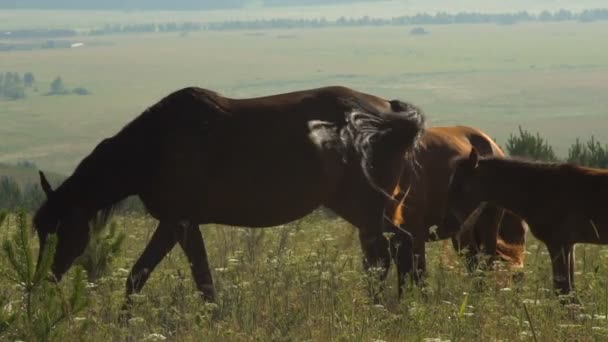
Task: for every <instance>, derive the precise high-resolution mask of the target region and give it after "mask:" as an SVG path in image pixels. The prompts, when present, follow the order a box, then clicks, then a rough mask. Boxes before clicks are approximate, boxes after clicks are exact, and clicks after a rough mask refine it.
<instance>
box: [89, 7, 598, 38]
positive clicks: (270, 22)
mask: <svg viewBox="0 0 608 342" xmlns="http://www.w3.org/2000/svg"><path fill="white" fill-rule="evenodd" d="M573 20H574V21H580V22H592V21H602V20H608V9H591V10H584V11H582V12H579V13H574V12H571V11H569V10H563V9H562V10H559V11H557V12H549V11H543V12H541V13H539V14H533V13H529V12H527V11H521V12H517V13H497V14H491V13H477V12H460V13H456V14H450V13H445V12H439V13H436V14H428V13H419V14H416V15H413V16H399V17H392V18H373V17H369V16H364V17H358V18H351V17H345V16H342V17H340V18H338V19H336V20H327V19H325V18H313V19H284V18H274V19H259V20H233V21H223V22H216V23H196V22H186V23H181V24H178V23H160V24H156V23H147V24H129V25H120V24H113V25H106V26H104V27H103V28H99V29H94V30H91V31H90V34H94V35H100V34H109V33H130V32H172V31H200V30H212V31H223V30H251V29H275V28H279V29H290V28H322V27H344V26H387V25H449V24H482V23H495V24H502V25H510V24H516V23H521V22H560V21H573Z"/></svg>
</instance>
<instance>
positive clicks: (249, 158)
mask: <svg viewBox="0 0 608 342" xmlns="http://www.w3.org/2000/svg"><path fill="white" fill-rule="evenodd" d="M423 126H424V117H423V115H422V114H421V112H420V111H419V110H418V108H416V107H414V106H412V105H410V104H407V103H403V102H400V101H396V100H393V101H387V100H384V99H382V98H379V97H376V96H372V95H368V94H363V93H360V92H357V91H354V90H351V89H348V88H343V87H327V88H320V89H313V90H306V91H299V92H293V93H287V94H281V95H274V96H268V97H261V98H253V99H231V98H226V97H223V96H221V95H219V94H217V93H215V92H212V91H209V90H205V89H200V88H185V89H182V90H178V91H176V92H174V93H172V94H170V95H169V96H167V97H166V98H164V99H162V100H161V101H159V102H158V103H156V104H155V105H153V106H152V107H150V108H149V109H147V110H146V111H145V112H144V113H142V114H141V115H139V116H138V117H137V118H135V119H134V120H133V121H132V122H131V123H129V124H128V125H127V126H125V127H124V128H123V129H122V130H121V131H120V132H118V133H117V134H116V135H114V136H113V137H111V138H108V139H105V140H103V141H102V142H101V143H100V144H99V145H98V146H97V147H96V148H95V149H94V151H93V152H92V153H91V154H89V155H88V156H87V157H86V158H84V159H83V160H82V161H81V163H80V164H79V165H78V167H77V168H76V170H75V171H74V173H73V174H72V175H71V176H70V177H69V178H67V179H66V180H65V182H63V184H61V186H59V187H58V188H57V189H56V190H53V189H51V187H50V186H49V184H48V182H46V179H45V177H44V175H43V174H42V173H41V174H40V176H41V183H42V186H43V189H44V190H45V192H46V193H47V197H48V199H47V201H46V202H45V203H44V204H43V205H42V206H41V207H40V209H39V210H38V211H37V213H36V215H35V217H34V226H35V229H36V230H37V232H38V236H39V240H40V247H41V249H42V248H44V246H45V243H46V241H47V237H48V235H49V234H57V237H58V245H57V252H56V254H55V258H54V261H53V265H52V271H53V273H54V275H55V277H56V278H57V279H60V278H61V277H62V275H63V274H64V273H65V272H66V271H67V270H68V269H69V268H70V266H71V264H72V262H73V261H74V259H75V258H76V257H78V256H79V255H80V254H81V253H82V252H83V250H84V248H85V246H86V244H87V241H88V239H89V235H88V233H89V228H88V222H89V221H90V220H92V219H93V218H95V217H99V216H102V217H107V215H108V213H109V209H110V208H112V206H113V205H115V204H116V203H117V202H119V201H120V200H122V199H124V198H125V197H127V196H130V195H137V196H139V198H141V200H142V202H143V203H144V205H145V207H146V208H147V210H148V211H149V212H150V214H151V215H152V216H153V217H155V218H156V219H158V220H159V225H158V228H157V229H156V231H155V233H154V234H153V236H152V238H151V241H150V242H149V243H148V245H147V246H146V248H145V250H144V252H143V254H142V255H141V256H140V258H139V259H138V260H137V262H136V263H135V265H134V267H133V269H132V270H131V273H130V274H129V276H128V279H127V295H129V294H131V293H134V292H138V291H140V290H141V288H142V287H143V285H144V283H145V282H146V280H147V279H148V277H149V275H150V272H152V270H154V268H155V267H156V265H157V264H158V263H159V262H160V261H161V260H162V259H163V257H164V256H165V255H166V254H167V253H168V252H169V251H170V250H171V249H172V248H173V246H174V245H175V244H176V243H179V244H180V245H181V247H182V248H183V250H184V252H185V254H186V256H187V258H188V259H189V262H190V265H191V269H192V272H193V276H194V278H195V281H196V284H197V288H198V290H199V291H200V292H201V293H202V294H203V296H204V297H205V298H206V299H209V300H213V299H214V298H215V291H214V287H213V281H212V278H211V273H210V271H209V265H208V261H207V255H206V252H205V245H204V241H203V237H202V235H201V233H200V230H199V229H198V224H206V223H217V224H226V225H233V226H244V227H268V226H275V225H280V224H284V223H286V222H289V221H292V220H295V219H298V218H300V217H302V216H304V215H306V214H308V213H310V212H311V211H313V210H314V209H315V208H317V207H319V206H321V205H324V206H326V207H328V208H330V209H332V210H333V211H335V212H336V213H337V214H338V215H340V216H341V217H343V218H344V219H346V220H347V221H348V222H350V223H352V224H353V225H354V226H355V227H357V228H358V229H359V237H360V240H361V245H362V248H363V251H364V256H365V259H364V265H365V267H370V266H377V265H380V266H383V267H384V269H385V272H386V271H387V270H388V268H389V265H390V260H389V252H388V248H387V241H386V239H385V238H384V237H383V235H382V233H383V231H384V229H388V228H385V227H383V225H384V224H390V222H385V220H384V208H385V205H386V204H387V202H391V201H392V198H390V195H389V193H390V192H391V191H392V189H394V188H395V186H396V185H397V183H398V180H399V176H400V174H401V171H402V169H403V168H404V167H405V160H404V159H403V155H404V154H406V155H409V154H410V153H411V152H413V150H414V148H415V145H416V142H417V139H418V136H419V135H420V134H421V132H422V131H423ZM410 238H411V237H410ZM405 239H406V241H407V244H408V245H409V249H408V251H409V252H410V253H411V239H410V240H408V239H407V237H406V238H405ZM407 248H408V246H406V249H407ZM410 256H411V254H410ZM400 260H403V259H400ZM405 260H408V261H406V262H408V263H409V264H410V267H411V265H412V263H413V261H412V258H411V257H410V258H409V259H408V258H407V257H405ZM402 269H403V267H402ZM405 269H407V267H405ZM385 274H386V273H385Z"/></svg>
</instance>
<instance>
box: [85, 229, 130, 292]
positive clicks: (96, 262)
mask: <svg viewBox="0 0 608 342" xmlns="http://www.w3.org/2000/svg"><path fill="white" fill-rule="evenodd" d="M109 226H110V227H109V229H108V231H107V232H106V229H105V227H106V226H105V225H104V224H102V223H100V222H95V223H93V224H92V225H91V234H90V236H91V240H90V241H89V244H88V245H87V248H86V249H85V251H84V253H83V254H82V255H81V256H80V257H79V258H78V260H77V261H76V264H77V265H81V266H82V267H83V268H84V269H85V270H86V271H87V275H88V281H89V282H95V281H96V280H98V279H99V278H101V277H103V276H104V275H106V274H107V273H108V271H109V269H110V264H111V263H112V259H113V258H114V257H115V256H116V255H117V254H118V252H119V251H120V247H121V246H122V243H123V241H124V239H125V234H124V233H117V225H116V223H115V222H112V223H111V224H110V225H109Z"/></svg>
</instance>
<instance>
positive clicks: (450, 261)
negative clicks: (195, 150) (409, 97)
mask: <svg viewBox="0 0 608 342" xmlns="http://www.w3.org/2000/svg"><path fill="white" fill-rule="evenodd" d="M115 222H116V224H117V226H118V229H119V230H121V231H123V232H125V233H126V237H125V239H126V240H125V241H126V242H125V244H124V247H123V249H122V250H121V251H120V253H118V255H116V256H115V257H114V258H113V259H112V264H111V268H110V270H109V271H108V272H107V273H106V274H105V275H104V276H103V277H101V278H99V279H98V280H97V281H95V282H94V283H86V282H84V281H83V280H82V279H80V280H74V277H77V273H76V272H75V270H72V271H71V272H70V273H69V274H68V276H67V277H64V280H63V281H62V283H61V292H60V294H61V295H60V296H58V297H55V301H54V302H55V303H56V302H59V304H60V305H66V306H67V305H68V304H67V303H71V302H72V301H71V299H70V298H71V296H72V293H73V292H74V290H72V286H73V285H72V282H79V283H80V284H81V287H82V288H83V292H84V297H83V299H82V304H81V306H80V307H81V309H80V310H77V311H73V312H72V311H68V312H69V314H68V315H67V318H65V319H63V320H62V321H61V322H60V323H58V324H57V325H56V326H55V327H54V328H53V329H52V330H51V332H50V334H48V335H45V334H38V335H37V334H36V332H37V329H35V328H36V325H35V322H41V321H44V315H49V316H51V317H54V316H52V314H53V313H54V312H53V307H52V306H50V307H47V306H43V305H42V304H43V303H46V302H52V300H51V299H48V297H47V298H43V299H38V301H39V302H36V301H34V304H33V305H32V307H33V309H32V310H31V311H32V312H33V315H32V316H33V317H35V319H34V320H33V322H34V323H31V322H29V321H28V320H27V318H26V317H25V316H26V315H25V307H26V305H25V304H24V302H25V296H23V293H24V290H23V288H22V287H20V286H19V285H18V284H15V283H14V282H13V281H10V280H9V279H10V278H9V277H10V276H14V271H13V270H12V269H11V267H10V266H9V262H8V260H7V258H6V255H3V258H1V259H0V269H1V270H2V275H3V278H2V279H3V280H2V282H0V300H2V299H6V301H4V302H3V307H2V308H1V309H0V311H1V312H0V323H1V319H2V318H3V317H7V316H10V315H15V314H16V315H17V317H18V318H17V319H15V320H14V321H13V322H12V323H11V324H10V325H8V327H6V328H5V327H2V326H0V328H2V329H0V331H2V332H1V333H0V334H1V335H0V336H4V338H7V339H11V340H15V339H19V340H35V339H36V337H38V338H39V337H40V336H47V337H50V339H51V340H64V341H78V340H86V341H92V340H94V341H99V340H104V341H106V340H124V339H127V340H146V341H154V340H157V341H158V340H164V339H165V338H166V339H168V340H174V341H270V340H273V341H330V340H335V341H603V340H606V338H608V320H607V319H606V317H607V315H608V269H607V267H606V265H607V264H608V263H607V261H608V260H607V258H608V250H607V249H606V248H598V247H594V246H580V247H579V248H578V250H577V252H578V256H579V259H578V260H577V264H576V266H577V272H576V283H577V294H578V296H579V298H580V299H581V301H582V303H583V304H584V305H582V306H581V305H574V304H572V305H566V306H564V305H562V304H560V302H559V299H558V298H557V297H556V296H555V295H554V294H553V293H552V290H551V283H550V282H551V273H550V269H551V267H550V263H549V256H548V254H547V252H546V249H545V247H544V246H542V245H540V244H538V243H537V242H535V241H533V240H531V241H529V243H528V246H527V259H526V266H525V268H524V269H523V270H509V269H508V268H506V267H504V266H503V267H499V268H498V270H497V271H492V272H485V273H484V272H481V271H477V272H474V273H473V274H468V273H466V272H465V271H464V266H463V264H462V262H461V260H460V259H459V258H457V257H456V255H455V254H454V252H453V250H452V249H451V247H449V248H443V246H442V243H441V242H437V243H433V244H432V246H431V248H429V249H428V251H429V252H428V253H429V254H428V257H427V262H428V265H429V269H430V273H429V276H428V278H427V279H426V287H424V288H412V287H409V288H408V290H407V291H406V293H405V296H404V298H403V299H402V300H401V301H398V300H397V290H396V279H395V275H394V273H391V275H390V276H389V278H388V280H387V282H386V284H385V289H384V292H383V296H382V299H381V301H380V303H377V304H374V303H373V302H372V301H371V300H370V291H372V292H373V293H375V292H376V291H378V288H379V286H380V285H379V284H378V283H377V282H376V281H375V280H374V279H375V278H374V276H373V274H365V273H363V272H362V271H361V253H360V248H359V246H358V239H357V234H356V231H355V230H354V229H353V228H352V227H350V226H348V225H347V224H345V223H344V222H343V221H341V220H338V219H326V218H322V217H321V216H319V214H317V215H312V216H310V217H307V218H305V219H303V220H301V221H298V222H294V223H292V224H289V225H286V226H282V227H276V228H269V229H263V230H261V229H245V228H235V227H219V226H206V227H204V228H202V229H203V233H204V235H205V239H206V242H207V249H208V253H209V258H210V262H211V265H212V272H213V275H214V279H215V284H216V287H217V289H218V301H217V304H204V303H203V302H202V301H201V299H200V298H199V296H198V295H197V293H196V292H195V287H194V284H193V281H192V278H191V276H190V271H189V267H188V265H187V261H186V259H185V257H184V255H183V253H182V252H181V250H179V249H178V248H176V249H175V250H173V251H172V252H171V253H170V254H169V255H168V257H167V258H165V260H164V261H163V262H162V263H161V265H160V266H159V267H158V268H157V269H156V270H155V271H154V272H153V273H152V276H151V278H150V280H149V281H148V283H147V285H146V287H145V288H144V290H143V291H142V293H141V294H139V295H134V296H133V299H134V302H135V305H134V307H133V309H132V311H131V316H130V317H129V319H128V321H127V322H125V321H124V319H123V318H122V317H121V316H120V307H121V305H122V303H123V300H124V283H125V280H126V275H127V273H128V271H129V270H130V267H131V266H132V265H133V263H134V261H135V260H136V258H137V257H138V256H139V253H140V252H141V251H142V250H143V247H144V244H145V242H146V241H147V239H148V238H149V236H150V234H151V233H152V231H153V229H154V228H155V225H156V222H154V220H151V219H149V218H146V217H141V216H124V217H116V218H115ZM16 223H17V220H16V218H15V217H14V216H11V217H9V219H8V223H5V226H3V227H2V237H3V239H6V238H7V235H8V233H9V232H14V231H15V230H16V227H15V226H16ZM387 238H389V237H387ZM32 242H34V241H32ZM34 244H35V243H34ZM34 250H35V248H34ZM34 255H35V254H34ZM393 272H394V270H393ZM39 291H40V290H39ZM46 291H48V290H46ZM46 291H45V292H42V291H40V292H42V293H41V295H43V296H48V295H46V294H45V293H46ZM51 293H53V292H51ZM21 296H23V297H21ZM34 298H36V297H34ZM57 298H59V299H57ZM61 298H65V299H61ZM68 307H69V306H68ZM38 324H40V323H38Z"/></svg>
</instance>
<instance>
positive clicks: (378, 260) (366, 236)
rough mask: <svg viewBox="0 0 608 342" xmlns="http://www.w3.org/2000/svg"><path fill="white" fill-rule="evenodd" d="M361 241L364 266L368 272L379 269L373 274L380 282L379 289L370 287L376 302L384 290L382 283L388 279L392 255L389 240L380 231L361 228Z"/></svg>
mask: <svg viewBox="0 0 608 342" xmlns="http://www.w3.org/2000/svg"><path fill="white" fill-rule="evenodd" d="M359 241H360V242H361V249H362V250H363V268H364V270H365V271H366V272H367V273H370V272H371V271H372V270H377V271H378V272H377V273H374V274H373V276H375V277H376V280H378V281H379V282H380V288H379V289H378V291H374V289H373V288H370V294H371V295H372V298H373V299H374V302H375V303H378V302H379V294H380V293H381V292H382V289H383V286H382V283H383V282H384V280H385V279H386V276H387V274H388V270H389V267H390V264H391V263H390V255H389V251H388V242H387V240H386V239H385V238H384V237H383V236H382V234H380V233H379V232H374V231H371V232H368V231H365V230H363V229H359Z"/></svg>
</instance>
